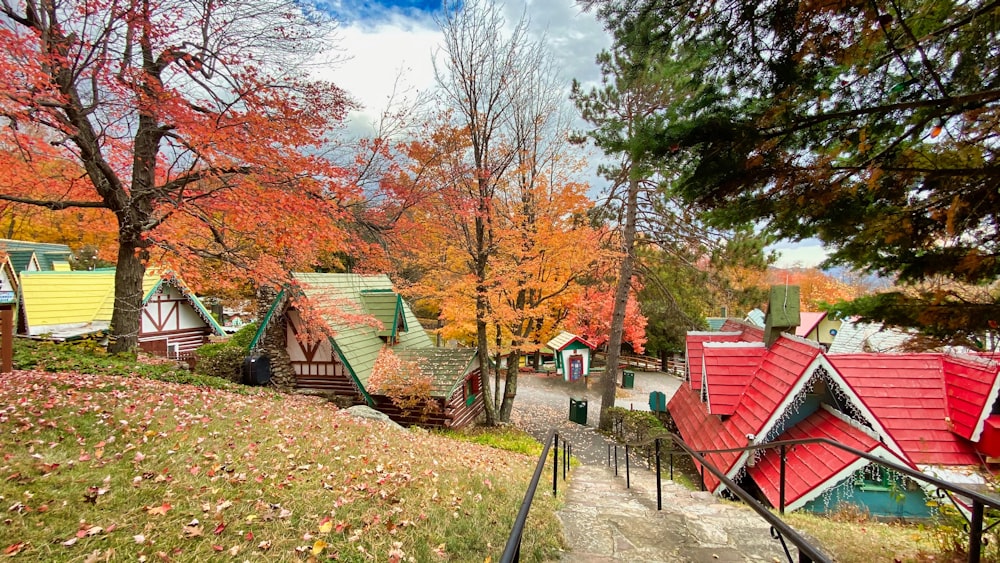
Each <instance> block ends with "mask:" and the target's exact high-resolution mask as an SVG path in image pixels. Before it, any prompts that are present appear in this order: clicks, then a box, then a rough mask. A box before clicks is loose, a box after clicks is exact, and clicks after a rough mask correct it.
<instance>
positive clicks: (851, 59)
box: [593, 0, 1000, 332]
mask: <svg viewBox="0 0 1000 563" xmlns="http://www.w3.org/2000/svg"><path fill="white" fill-rule="evenodd" d="M593 4H594V5H595V6H596V7H597V9H598V11H599V13H600V14H601V16H602V18H604V19H605V21H607V22H608V24H609V28H610V29H612V30H613V31H614V33H615V36H616V43H617V44H618V45H622V46H625V47H627V48H629V49H636V50H641V51H643V52H646V53H653V54H655V55H656V56H659V57H663V58H666V59H669V60H671V61H673V62H674V63H676V64H687V65H692V66H693V71H694V74H695V75H697V76H698V77H699V80H700V81H701V82H702V87H701V88H699V89H697V90H692V91H691V96H690V97H689V98H687V99H685V100H684V101H683V103H682V105H684V107H685V108H686V109H685V110H684V111H683V112H682V117H683V119H679V120H673V121H670V122H666V121H664V122H662V123H659V124H657V126H655V127H651V128H650V130H649V131H648V136H647V140H648V144H647V145H646V146H647V148H648V149H649V150H650V151H652V152H653V153H654V154H659V155H674V154H678V153H681V154H685V155H687V156H688V157H689V158H691V159H692V162H693V166H692V168H691V173H690V174H689V175H688V176H687V177H686V178H685V181H684V183H683V193H684V195H685V197H686V198H687V200H688V201H689V202H692V203H694V204H696V205H698V206H700V207H702V208H705V209H711V210H712V211H713V216H714V218H715V220H717V221H718V222H719V223H720V224H732V223H738V222H743V221H747V220H753V221H758V222H759V224H760V225H761V226H762V227H763V228H765V229H768V230H769V231H770V232H771V233H773V234H775V235H776V236H779V237H782V238H788V239H803V238H806V237H813V236H815V237H818V238H819V239H821V240H822V241H823V242H824V243H825V244H826V245H828V247H829V248H830V249H831V250H832V254H831V255H830V258H829V260H828V264H829V265H845V266H848V267H851V268H855V269H859V270H861V271H864V272H866V273H871V274H877V275H880V276H883V277H887V278H893V279H897V280H898V281H899V282H900V283H903V284H916V285H918V286H919V285H920V284H921V283H922V282H923V281H924V280H930V279H933V278H935V277H936V276H945V277H947V278H950V279H952V280H955V281H956V282H961V283H966V284H973V285H988V284H990V283H991V282H993V281H994V280H996V279H997V278H998V276H1000V260H998V256H1000V250H998V249H1000V222H998V221H997V218H996V209H997V207H998V203H1000V194H998V192H997V190H996V179H997V170H998V168H997V163H996V142H995V141H996V129H997V125H998V118H1000V113H998V109H1000V89H998V78H997V77H998V76H1000V59H998V58H997V57H996V52H997V49H998V48H1000V35H998V34H997V33H996V31H997V26H996V10H997V7H996V4H995V3H993V2H988V1H973V2H952V1H948V0H932V1H923V2H914V1H902V2H900V1H892V2H888V1H875V2H867V1H866V2H860V1H848V2H839V3H822V2H820V3H816V2H800V1H797V0H767V1H764V2H747V1H737V2H732V3H727V4H718V3H705V2H696V1H694V0H636V1H630V2H603V1H601V2H595V3H593ZM938 287H939V288H941V289H940V290H938V291H930V292H924V291H913V292H907V291H898V292H894V293H893V294H892V295H889V294H883V295H882V296H881V297H877V298H872V299H867V300H865V301H863V302H859V303H858V306H856V307H854V308H853V311H854V312H855V313H858V314H861V315H862V316H863V317H864V318H865V319H867V320H878V321H886V322H894V323H896V322H898V323H904V322H905V323H913V324H915V325H917V326H920V327H922V328H926V329H928V330H931V331H935V332H946V331H948V330H975V329H982V328H985V327H988V326H989V324H990V322H996V320H997V319H998V317H1000V300H998V299H997V297H996V296H995V295H993V294H990V293H989V292H987V293H986V294H982V298H983V300H982V301H969V300H968V295H960V294H959V293H956V292H952V291H951V290H949V289H946V288H947V287H949V286H948V285H947V284H945V285H943V286H938ZM928 308H934V309H935V310H940V311H942V312H944V311H948V310H950V311H952V313H951V314H947V313H944V314H940V315H934V316H933V317H928V316H925V315H922V314H921V311H922V310H926V309H928ZM924 323H929V324H924Z"/></svg>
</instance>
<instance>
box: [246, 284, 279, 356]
mask: <svg viewBox="0 0 1000 563" xmlns="http://www.w3.org/2000/svg"><path fill="white" fill-rule="evenodd" d="M284 296H285V290H284V289H282V290H281V291H279V292H278V295H277V296H275V298H274V303H271V308H270V309H268V310H267V314H266V315H264V318H263V319H261V320H260V326H259V327H257V333H256V334H254V335H253V340H251V341H250V349H251V350H253V349H254V348H256V347H257V343H258V342H260V339H261V338H262V337H263V336H264V331H265V330H266V329H267V325H268V323H270V322H271V317H272V316H274V310H275V309H277V308H278V303H281V300H282V297H284Z"/></svg>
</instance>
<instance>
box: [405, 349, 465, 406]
mask: <svg viewBox="0 0 1000 563" xmlns="http://www.w3.org/2000/svg"><path fill="white" fill-rule="evenodd" d="M396 355H397V356H398V357H399V358H400V359H401V360H403V361H407V362H416V363H417V365H418V366H419V367H420V372H421V373H422V374H424V375H429V376H430V377H431V381H432V388H431V396H432V397H444V398H448V397H450V396H451V395H452V393H454V392H455V390H456V389H457V388H458V386H459V385H461V384H462V383H463V382H464V381H465V377H466V376H467V375H468V374H469V373H471V372H472V371H474V370H476V369H478V368H479V361H478V356H479V352H478V350H476V349H475V348H411V349H409V350H399V351H397V352H396Z"/></svg>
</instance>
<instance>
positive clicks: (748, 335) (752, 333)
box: [719, 319, 764, 342]
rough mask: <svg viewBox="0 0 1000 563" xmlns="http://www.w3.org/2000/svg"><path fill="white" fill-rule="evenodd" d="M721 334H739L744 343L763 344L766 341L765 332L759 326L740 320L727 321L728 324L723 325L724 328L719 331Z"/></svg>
mask: <svg viewBox="0 0 1000 563" xmlns="http://www.w3.org/2000/svg"><path fill="white" fill-rule="evenodd" d="M719 331H720V332H739V333H741V334H740V341H742V342H763V341H764V331H763V330H762V329H761V328H760V327H757V326H754V325H752V324H750V323H745V322H743V321H741V320H738V319H726V322H724V323H723V324H722V328H720V329H719Z"/></svg>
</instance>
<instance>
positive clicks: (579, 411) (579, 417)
mask: <svg viewBox="0 0 1000 563" xmlns="http://www.w3.org/2000/svg"><path fill="white" fill-rule="evenodd" d="M569 421H570V422H575V423H577V424H582V425H584V426H586V425H587V399H574V398H573V397H570V398H569Z"/></svg>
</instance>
